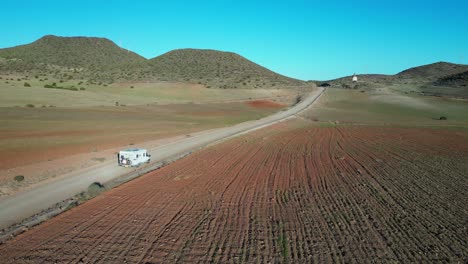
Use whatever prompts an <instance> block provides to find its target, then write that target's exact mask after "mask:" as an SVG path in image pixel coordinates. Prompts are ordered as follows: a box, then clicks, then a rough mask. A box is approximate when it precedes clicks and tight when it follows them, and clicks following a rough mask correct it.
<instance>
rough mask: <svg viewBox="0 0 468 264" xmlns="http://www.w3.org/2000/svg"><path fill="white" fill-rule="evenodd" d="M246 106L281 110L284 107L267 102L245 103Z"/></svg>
mask: <svg viewBox="0 0 468 264" xmlns="http://www.w3.org/2000/svg"><path fill="white" fill-rule="evenodd" d="M246 104H247V105H249V106H251V107H255V108H281V107H285V106H286V105H284V104H279V103H276V102H272V101H268V100H254V101H247V102H246Z"/></svg>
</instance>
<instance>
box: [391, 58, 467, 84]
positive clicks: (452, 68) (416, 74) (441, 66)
mask: <svg viewBox="0 0 468 264" xmlns="http://www.w3.org/2000/svg"><path fill="white" fill-rule="evenodd" d="M464 71H468V65H462V64H454V63H448V62H436V63H432V64H427V65H423V66H419V67H414V68H409V69H407V70H404V71H402V72H400V73H398V74H396V76H397V77H400V78H405V79H417V78H419V79H424V80H426V81H429V80H436V79H439V78H442V77H445V76H449V75H453V74H458V73H461V72H464Z"/></svg>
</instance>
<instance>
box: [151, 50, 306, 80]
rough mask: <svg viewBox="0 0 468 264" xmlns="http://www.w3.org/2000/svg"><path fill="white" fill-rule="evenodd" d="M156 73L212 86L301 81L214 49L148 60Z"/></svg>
mask: <svg viewBox="0 0 468 264" xmlns="http://www.w3.org/2000/svg"><path fill="white" fill-rule="evenodd" d="M149 65H150V68H151V71H152V72H153V74H154V75H156V76H162V77H164V78H167V79H168V80H179V81H192V82H193V81H195V82H198V83H201V84H205V85H206V86H207V87H208V86H210V87H214V88H259V87H272V86H275V85H277V84H281V85H298V84H303V82H302V81H299V80H295V79H292V78H288V77H285V76H282V75H279V74H277V73H275V72H272V71H270V70H268V69H266V68H264V67H262V66H260V65H258V64H256V63H253V62H251V61H249V60H247V59H246V58H244V57H242V56H240V55H238V54H235V53H232V52H222V51H216V50H202V49H179V50H173V51H170V52H168V53H165V54H163V55H161V56H158V57H156V58H153V59H151V60H150V61H149Z"/></svg>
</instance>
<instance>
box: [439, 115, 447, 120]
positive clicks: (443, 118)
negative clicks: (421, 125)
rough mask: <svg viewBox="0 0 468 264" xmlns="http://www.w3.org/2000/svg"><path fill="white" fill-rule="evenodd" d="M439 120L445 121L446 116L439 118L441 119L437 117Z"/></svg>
mask: <svg viewBox="0 0 468 264" xmlns="http://www.w3.org/2000/svg"><path fill="white" fill-rule="evenodd" d="M439 120H447V117H446V116H441V117H439Z"/></svg>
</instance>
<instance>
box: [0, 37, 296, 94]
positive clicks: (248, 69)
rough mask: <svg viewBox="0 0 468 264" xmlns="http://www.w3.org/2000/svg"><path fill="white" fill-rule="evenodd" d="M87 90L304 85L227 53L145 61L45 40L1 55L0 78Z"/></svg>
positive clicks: (111, 46)
mask: <svg viewBox="0 0 468 264" xmlns="http://www.w3.org/2000/svg"><path fill="white" fill-rule="evenodd" d="M18 73H19V74H20V75H22V74H24V75H29V76H39V77H43V79H45V78H49V79H50V77H52V78H53V79H56V80H60V81H61V82H63V81H66V80H80V81H84V82H87V83H88V84H99V83H107V84H110V83H114V82H142V81H144V82H153V81H155V82H157V81H182V82H190V83H196V84H203V85H205V86H206V87H208V88H271V87H275V86H276V85H282V86H291V85H302V84H304V82H302V81H299V80H295V79H292V78H288V77H285V76H282V75H279V74H277V73H274V72H272V71H270V70H268V69H266V68H264V67H262V66H260V65H258V64H255V63H253V62H251V61H249V60H247V59H246V58H244V57H242V56H240V55H238V54H235V53H231V52H221V51H216V50H197V49H181V50H174V51H170V52H168V53H166V54H163V55H161V56H158V57H155V58H153V59H150V60H147V59H146V58H144V57H142V56H140V55H138V54H136V53H134V52H131V51H128V50H126V49H123V48H120V47H119V46H117V45H116V44H115V43H114V42H112V41H110V40H108V39H105V38H94V37H57V36H51V35H48V36H44V37H42V38H41V39H39V40H37V41H35V42H33V43H31V44H26V45H21V46H16V47H12V48H5V49H0V74H7V75H8V74H13V75H14V74H18Z"/></svg>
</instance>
